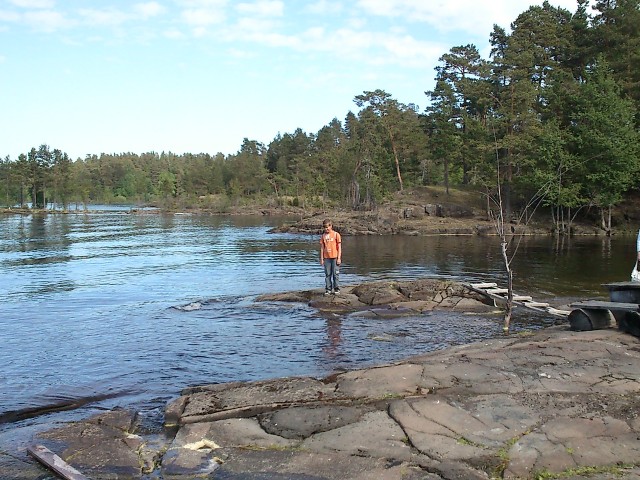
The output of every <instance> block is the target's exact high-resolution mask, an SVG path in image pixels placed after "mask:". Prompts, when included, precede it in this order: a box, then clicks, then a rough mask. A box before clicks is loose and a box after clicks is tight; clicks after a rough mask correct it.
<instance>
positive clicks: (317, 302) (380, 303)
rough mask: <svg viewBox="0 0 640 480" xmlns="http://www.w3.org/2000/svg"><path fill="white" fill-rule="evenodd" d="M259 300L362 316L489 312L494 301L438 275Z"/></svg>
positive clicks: (263, 296) (263, 297) (292, 293)
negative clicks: (438, 312)
mask: <svg viewBox="0 0 640 480" xmlns="http://www.w3.org/2000/svg"><path fill="white" fill-rule="evenodd" d="M256 301H259V302H266V301H270V302H307V303H308V304H309V305H310V306H312V307H313V308H317V309H318V310H320V311H322V312H335V313H345V314H346V313H349V312H351V313H353V312H358V315H361V316H370V317H375V318H380V317H387V318H391V317H399V316H403V315H412V314H413V315H415V314H420V313H422V312H425V311H431V310H434V309H446V310H455V311H465V312H489V311H493V310H494V309H495V307H494V301H493V300H492V299H491V298H489V297H486V296H484V295H482V294H480V293H478V292H475V291H473V290H471V289H469V288H467V287H465V286H464V285H463V284H461V283H457V282H451V281H446V280H437V279H417V280H407V281H401V282H387V281H380V282H367V283H362V284H359V285H355V286H346V287H343V288H342V292H341V293H340V294H339V295H329V296H325V295H324V290H323V289H318V290H306V291H298V292H287V293H276V294H269V295H261V296H259V297H258V298H257V299H256Z"/></svg>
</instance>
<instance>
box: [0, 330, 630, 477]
mask: <svg viewBox="0 0 640 480" xmlns="http://www.w3.org/2000/svg"><path fill="white" fill-rule="evenodd" d="M638 412H640V340H638V339H637V338H635V337H633V336H630V335H626V334H624V333H622V332H620V331H618V330H613V329H611V330H598V331H590V332H574V331H570V330H569V329H568V326H567V327H551V328H549V329H546V330H543V331H540V332H537V333H533V334H530V335H513V336H508V337H504V338H500V339H495V340H489V341H484V342H480V343H476V344H471V345H462V346H457V347H453V348H450V349H447V350H444V351H439V352H432V353H429V354H426V355H422V356H418V357H414V358H411V359H409V360H407V361H404V362H400V363H396V364H392V365H386V366H380V367H375V368H367V369H362V370H357V371H351V372H345V373H341V374H335V375H333V376H330V377H328V378H325V379H323V380H317V379H311V378H284V379H276V380H272V381H267V382H251V383H242V382H235V383H230V384H219V385H203V386H200V387H194V388H190V389H187V390H185V391H184V392H183V395H182V396H181V397H180V398H179V399H177V400H176V401H174V402H172V403H171V404H170V405H169V406H168V408H167V418H168V420H169V423H171V424H172V425H177V426H178V427H179V428H178V431H177V434H176V435H175V437H174V438H173V439H172V440H170V444H167V445H165V446H164V447H163V448H159V449H158V450H157V451H156V452H155V458H156V460H155V470H154V471H153V472H152V473H149V474H146V475H147V476H145V474H144V473H143V469H142V467H141V465H142V464H143V463H140V462H141V457H140V454H139V452H141V451H145V449H144V445H145V441H144V438H142V439H136V437H132V436H131V435H132V433H134V432H132V431H131V423H132V418H131V417H127V416H126V415H124V414H122V413H118V414H114V415H115V416H113V417H111V416H109V415H110V414H109V413H108V414H105V417H104V419H100V418H98V419H93V420H92V421H90V422H84V423H81V424H70V425H68V426H66V427H63V428H61V429H56V430H55V431H53V432H49V433H47V434H44V435H43V436H42V437H41V438H39V439H38V441H39V443H44V441H45V440H47V441H48V442H49V443H48V444H47V446H48V448H50V449H51V450H52V451H54V452H56V453H57V454H58V455H59V456H60V457H61V458H63V459H64V460H65V461H66V462H68V463H69V464H70V465H72V466H73V467H75V468H77V469H78V470H79V471H81V472H83V473H84V474H86V475H87V476H89V477H90V478H92V479H96V480H97V479H102V478H104V479H106V478H110V479H121V478H135V479H141V480H142V479H143V478H156V479H171V480H187V479H193V478H225V479H267V478H268V479H285V478H286V479H300V480H303V479H304V480H312V479H313V480H321V479H345V478H349V479H369V478H380V479H389V480H396V479H397V480H401V479H402V480H407V479H409V480H413V479H427V480H431V479H434V480H435V479H440V480H442V479H445V480H447V479H451V480H453V479H471V480H473V479H487V478H505V479H534V478H538V477H539V475H541V474H548V475H555V476H556V477H555V478H571V479H579V478H596V479H599V478H600V479H605V478H606V479H611V478H622V479H625V480H632V479H633V480H639V479H640V468H639V467H640V417H639V415H638ZM74 437H78V438H79V440H78V441H77V442H74V441H73V438H74ZM82 439H84V440H86V443H85V442H83V441H82ZM146 451H147V452H148V453H147V455H150V453H149V448H147V450H146ZM134 452H137V453H134ZM136 455H137V456H136ZM0 458H1V457H0ZM134 460H136V461H138V462H139V463H138V466H137V469H136V467H135V466H134V463H135V461H134ZM83 470H84V471H83ZM149 475H151V476H152V477H149ZM9 478H11V477H9Z"/></svg>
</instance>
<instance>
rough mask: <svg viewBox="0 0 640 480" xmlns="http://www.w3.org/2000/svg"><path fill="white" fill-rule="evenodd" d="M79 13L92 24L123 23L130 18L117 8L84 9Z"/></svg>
mask: <svg viewBox="0 0 640 480" xmlns="http://www.w3.org/2000/svg"><path fill="white" fill-rule="evenodd" d="M78 13H79V15H80V16H81V17H82V18H83V19H84V20H85V21H87V22H89V23H90V24H92V25H111V26H113V25H121V24H123V23H124V22H126V21H127V20H128V19H129V18H130V17H129V15H127V14H126V13H124V12H122V11H120V10H115V9H108V10H96V9H82V10H80V11H79V12H78Z"/></svg>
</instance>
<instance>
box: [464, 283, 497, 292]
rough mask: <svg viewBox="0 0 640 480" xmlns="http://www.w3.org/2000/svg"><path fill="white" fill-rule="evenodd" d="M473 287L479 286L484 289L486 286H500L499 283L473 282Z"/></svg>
mask: <svg viewBox="0 0 640 480" xmlns="http://www.w3.org/2000/svg"><path fill="white" fill-rule="evenodd" d="M470 285H471V287H472V288H479V289H481V290H484V289H485V288H496V287H497V286H498V284H497V283H471V284H470Z"/></svg>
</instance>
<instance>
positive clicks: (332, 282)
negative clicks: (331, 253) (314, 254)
mask: <svg viewBox="0 0 640 480" xmlns="http://www.w3.org/2000/svg"><path fill="white" fill-rule="evenodd" d="M338 275H340V267H339V266H338V259H337V258H325V259H324V285H325V289H326V290H327V292H330V291H331V290H334V291H335V290H338V289H339V288H340V284H339V283H338Z"/></svg>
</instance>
